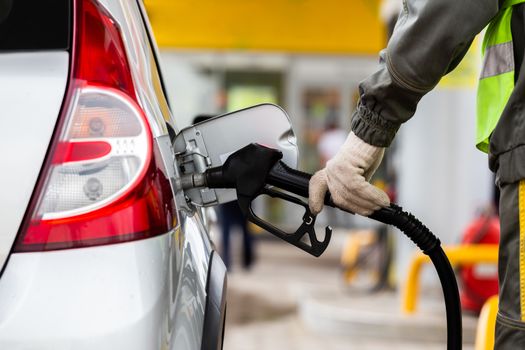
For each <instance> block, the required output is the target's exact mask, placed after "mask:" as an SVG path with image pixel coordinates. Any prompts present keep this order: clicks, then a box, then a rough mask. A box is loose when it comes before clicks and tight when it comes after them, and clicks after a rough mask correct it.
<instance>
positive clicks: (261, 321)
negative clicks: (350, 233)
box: [224, 232, 477, 350]
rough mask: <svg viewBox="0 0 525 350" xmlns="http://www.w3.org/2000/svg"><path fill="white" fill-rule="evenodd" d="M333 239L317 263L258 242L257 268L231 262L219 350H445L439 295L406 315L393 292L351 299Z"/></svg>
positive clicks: (468, 323)
mask: <svg viewBox="0 0 525 350" xmlns="http://www.w3.org/2000/svg"><path fill="white" fill-rule="evenodd" d="M335 233H336V234H335V235H334V238H333V242H332V243H331V245H330V246H329V248H328V250H327V251H326V252H325V254H324V255H323V256H322V257H321V258H314V257H310V256H309V255H307V254H305V253H303V252H301V251H299V250H297V249H296V248H294V247H291V246H288V245H286V244H283V243H281V242H280V241H275V240H260V241H259V242H257V243H258V244H257V263H256V264H255V266H253V267H252V268H251V269H250V270H249V271H243V270H242V269H241V268H240V266H239V264H234V267H233V269H231V272H229V276H228V278H229V280H228V306H227V308H228V314H227V323H226V335H225V341H224V349H225V350H252V349H253V350H265V349H268V350H269V349H272V350H280V349H290V350H294V349H297V350H299V349H301V350H309V349H312V350H314V349H315V350H318V349H323V350H339V349H341V350H342V349H345V350H346V349H362V350H379V349H390V350H397V349H403V350H407V349H408V350H410V349H414V350H415V349H422V348H423V347H424V348H425V350H438V349H440V350H441V349H445V348H446V346H445V338H446V336H445V334H446V328H445V314H444V305H443V304H442V301H441V295H440V293H439V290H433V291H431V292H430V293H426V294H425V295H422V296H421V301H420V308H419V310H418V311H417V312H416V313H415V314H414V315H411V316H407V315H403V314H402V313H401V311H400V310H401V304H400V298H399V295H398V294H397V293H396V292H395V291H391V292H380V293H375V294H365V293H350V292H349V290H348V288H347V287H345V286H344V284H343V279H342V276H341V270H340V267H339V257H340V251H341V247H342V244H343V241H344V235H342V234H337V232H335ZM233 248H240V246H239V247H237V246H235V245H234V247H233ZM233 250H234V251H238V250H239V249H233ZM476 321H477V319H476V318H475V317H473V316H469V315H466V316H464V344H465V346H464V349H466V350H469V349H473V345H472V344H473V339H474V331H475V327H476Z"/></svg>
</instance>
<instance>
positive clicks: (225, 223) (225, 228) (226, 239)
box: [218, 201, 254, 270]
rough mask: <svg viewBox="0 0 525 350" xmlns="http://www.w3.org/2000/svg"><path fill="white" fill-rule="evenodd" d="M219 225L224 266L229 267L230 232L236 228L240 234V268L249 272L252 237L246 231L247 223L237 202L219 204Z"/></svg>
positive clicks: (248, 231)
mask: <svg viewBox="0 0 525 350" xmlns="http://www.w3.org/2000/svg"><path fill="white" fill-rule="evenodd" d="M218 214H219V224H220V226H221V231H222V259H223V260H224V265H226V268H227V269H228V270H230V267H231V260H232V259H231V249H230V246H231V244H230V242H231V232H232V229H233V228H235V227H238V228H239V229H240V230H241V232H242V267H243V268H244V269H245V270H249V269H250V267H251V266H252V264H253V261H254V255H253V250H254V249H253V237H252V234H251V232H250V230H249V229H248V222H247V221H246V218H245V217H244V214H243V213H242V211H241V209H240V208H239V205H238V204H237V201H233V202H229V203H225V204H221V205H220V206H219V213H218Z"/></svg>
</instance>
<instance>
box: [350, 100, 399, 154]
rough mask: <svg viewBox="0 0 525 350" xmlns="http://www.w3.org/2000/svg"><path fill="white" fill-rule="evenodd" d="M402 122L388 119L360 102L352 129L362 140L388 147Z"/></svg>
mask: <svg viewBox="0 0 525 350" xmlns="http://www.w3.org/2000/svg"><path fill="white" fill-rule="evenodd" d="M400 126H401V124H396V123H393V122H391V121H388V120H386V119H383V118H381V116H380V115H379V114H377V113H375V112H374V111H372V110H370V109H368V108H367V107H366V106H364V105H362V104H359V106H358V107H357V109H356V111H355V112H354V115H353V117H352V131H353V132H354V134H356V135H357V137H359V138H360V139H361V140H363V141H365V142H366V143H368V144H370V145H372V146H376V147H388V146H390V144H391V143H392V140H393V139H394V137H395V136H396V132H397V130H399V127H400Z"/></svg>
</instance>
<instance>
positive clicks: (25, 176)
mask: <svg viewBox="0 0 525 350" xmlns="http://www.w3.org/2000/svg"><path fill="white" fill-rule="evenodd" d="M68 70H69V53H68V52H66V51H51V52H25V53H2V54H0V106H1V112H0V149H1V150H2V151H1V152H0V164H1V167H0V169H2V171H0V183H2V184H4V189H3V191H2V195H1V196H0V213H1V214H0V218H1V220H0V269H1V268H2V266H3V265H4V262H5V260H6V259H7V257H8V255H9V251H10V250H11V246H12V244H13V241H14V239H15V238H16V234H17V232H18V229H19V226H20V224H21V222H22V219H23V217H24V214H25V212H26V208H27V205H28V203H29V200H30V198H31V194H32V193H33V189H34V187H35V184H36V181H37V179H38V175H39V173H40V169H41V168H42V164H43V162H44V158H45V155H46V152H47V149H48V146H49V142H50V140H51V137H52V135H53V130H54V128H55V124H56V121H57V119H58V115H59V113H60V107H61V105H62V100H63V98H64V93H65V89H66V84H67V77H68Z"/></svg>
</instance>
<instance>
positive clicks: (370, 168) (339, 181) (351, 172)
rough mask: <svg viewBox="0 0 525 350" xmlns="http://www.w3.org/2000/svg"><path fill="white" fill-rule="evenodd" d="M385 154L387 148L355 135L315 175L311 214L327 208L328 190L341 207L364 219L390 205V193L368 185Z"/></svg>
mask: <svg viewBox="0 0 525 350" xmlns="http://www.w3.org/2000/svg"><path fill="white" fill-rule="evenodd" d="M384 153H385V149H384V148H382V147H376V146H372V145H369V144H368V143H366V142H365V141H363V140H361V139H360V138H359V137H357V136H356V135H355V134H354V133H353V132H351V133H350V135H348V137H347V139H346V141H345V143H344V144H343V146H342V147H341V149H340V150H339V152H337V154H336V155H335V157H334V158H332V159H331V160H329V161H328V162H327V163H326V168H324V169H322V170H320V171H318V172H316V173H315V174H314V175H313V176H312V178H311V180H310V188H309V206H310V211H311V212H312V213H313V214H315V215H317V214H318V213H319V212H320V211H321V210H322V209H323V204H324V203H323V202H324V196H325V193H326V191H327V190H329V191H330V193H331V194H332V199H333V201H334V203H335V204H336V205H337V206H339V207H341V208H343V209H346V210H350V211H352V212H354V213H356V214H360V215H363V216H368V215H370V214H372V212H374V211H375V210H377V209H379V208H382V207H387V206H388V205H389V204H390V200H389V199H388V196H387V194H386V193H385V192H384V191H382V190H380V189H379V188H377V187H375V186H373V185H371V184H370V183H369V182H368V180H370V178H371V177H372V175H374V172H375V171H376V170H377V167H378V166H379V164H380V163H381V160H382V159H383V154H384Z"/></svg>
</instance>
